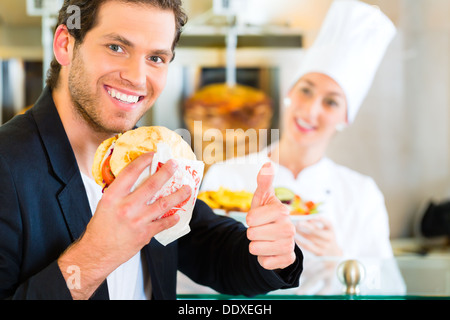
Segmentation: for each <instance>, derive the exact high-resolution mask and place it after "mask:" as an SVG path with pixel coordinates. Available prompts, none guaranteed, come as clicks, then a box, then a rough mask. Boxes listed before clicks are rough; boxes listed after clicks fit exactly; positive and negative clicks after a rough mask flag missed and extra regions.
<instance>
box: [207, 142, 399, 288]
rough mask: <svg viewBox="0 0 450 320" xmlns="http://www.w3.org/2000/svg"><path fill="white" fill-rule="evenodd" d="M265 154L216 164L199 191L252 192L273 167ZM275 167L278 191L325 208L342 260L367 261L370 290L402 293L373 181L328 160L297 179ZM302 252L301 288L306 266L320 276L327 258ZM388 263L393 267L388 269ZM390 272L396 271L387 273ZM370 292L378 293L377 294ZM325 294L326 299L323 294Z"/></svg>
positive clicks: (384, 213) (323, 212) (385, 216)
mask: <svg viewBox="0 0 450 320" xmlns="http://www.w3.org/2000/svg"><path fill="white" fill-rule="evenodd" d="M267 154H268V149H265V150H263V151H261V152H259V153H254V154H251V155H249V156H246V157H242V158H236V159H231V160H228V161H226V162H222V163H217V164H214V165H212V166H211V167H210V169H209V170H208V172H207V173H206V175H205V177H204V179H203V182H202V186H201V190H203V191H206V190H218V189H219V188H220V187H225V188H228V189H231V190H234V191H240V190H247V191H250V192H254V191H255V190H256V187H257V182H256V180H257V179H256V178H257V175H258V172H259V170H260V169H261V167H262V166H263V165H264V164H265V163H267V162H269V161H270V162H272V161H271V160H270V159H269V157H268V156H267ZM272 163H273V165H274V167H275V177H274V182H273V186H274V187H286V188H289V189H290V190H292V191H293V192H294V193H295V194H297V195H299V196H300V197H302V199H303V200H304V201H314V202H315V203H322V204H321V206H320V212H321V215H322V216H323V217H324V218H325V217H326V218H327V219H329V220H330V221H331V223H332V224H333V226H334V230H335V234H336V240H337V243H338V245H339V247H340V248H341V249H342V251H343V257H342V259H341V260H343V259H358V260H359V261H361V260H365V261H366V269H369V273H370V272H372V273H374V274H375V275H374V274H372V275H370V274H369V276H371V277H373V279H372V281H373V282H374V283H375V284H374V285H373V287H376V288H372V289H379V293H380V294H387V293H389V294H396V293H399V294H403V293H404V290H405V286H404V282H403V279H402V277H401V275H400V273H399V270H398V267H397V265H396V263H395V261H394V259H393V252H392V248H391V245H390V240H389V221H388V214H387V210H386V206H385V202H384V197H383V195H382V193H381V191H380V190H379V188H378V187H377V185H376V183H375V182H374V180H373V179H372V178H370V177H368V176H365V175H362V174H360V173H358V172H355V171H353V170H350V169H349V168H347V167H344V166H341V165H338V164H336V163H334V162H333V161H332V160H331V159H329V158H326V157H324V158H322V159H321V160H320V161H319V162H318V163H316V164H314V165H312V166H310V167H307V168H305V169H304V170H303V171H301V172H300V174H299V175H298V176H297V177H295V176H294V175H293V174H292V172H291V171H290V170H288V169H287V168H285V167H283V166H281V165H279V164H278V163H274V162H272ZM300 247H301V245H300ZM303 253H304V256H305V261H304V262H305V268H304V274H303V275H302V277H301V283H307V282H308V281H307V280H308V278H310V279H311V277H309V276H308V272H309V271H311V270H308V266H309V265H316V267H314V268H313V272H312V274H313V275H315V276H317V275H318V272H315V271H318V270H317V263H318V262H317V261H319V260H320V259H323V258H320V259H318V257H315V256H314V255H313V254H312V253H310V252H306V251H305V250H303ZM315 260H316V261H315ZM320 261H323V260H320ZM388 264H389V265H390V266H388V267H386V265H388ZM367 266H368V268H367ZM386 268H387V269H392V271H386V270H385V269H386ZM377 272H378V273H383V274H382V278H383V280H382V282H383V284H381V283H380V282H377V281H378V280H379V279H380V278H381V276H380V277H379V278H378V280H377V279H376V277H377V275H376V273H377ZM331 273H332V274H331V275H330V277H331V278H332V279H333V282H334V279H335V278H336V277H335V270H332V271H331ZM366 273H367V270H366ZM387 273H389V274H390V275H388V274H387ZM305 277H306V278H305ZM316 280H317V279H316ZM315 282H317V281H315ZM327 285H328V284H322V285H319V286H317V283H316V284H315V285H313V287H314V288H312V289H311V290H312V291H310V292H307V293H309V294H318V293H320V292H321V290H322V289H325V288H324V286H327ZM387 286H389V287H391V288H387ZM301 287H302V286H301ZM306 287H308V285H306ZM319 287H320V288H319ZM381 287H383V288H381ZM309 289H310V288H308V290H309ZM370 292H371V293H373V294H377V291H376V290H375V291H374V290H370ZM324 293H325V294H328V293H326V292H325V291H324Z"/></svg>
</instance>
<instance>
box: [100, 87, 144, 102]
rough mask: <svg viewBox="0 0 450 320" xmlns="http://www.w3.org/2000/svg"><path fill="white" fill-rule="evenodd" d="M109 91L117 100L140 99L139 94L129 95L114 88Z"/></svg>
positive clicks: (135, 100) (136, 100)
mask: <svg viewBox="0 0 450 320" xmlns="http://www.w3.org/2000/svg"><path fill="white" fill-rule="evenodd" d="M108 93H109V95H110V96H111V97H113V98H115V99H117V100H120V101H122V102H126V103H136V102H138V101H139V96H129V95H126V94H125V93H120V92H118V91H116V90H114V89H110V90H108Z"/></svg>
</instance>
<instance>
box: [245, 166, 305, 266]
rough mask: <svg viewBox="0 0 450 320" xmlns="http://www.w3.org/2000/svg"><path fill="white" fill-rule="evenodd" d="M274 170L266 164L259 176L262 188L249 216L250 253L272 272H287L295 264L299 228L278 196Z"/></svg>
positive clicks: (257, 191) (255, 195) (260, 187)
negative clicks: (276, 194)
mask: <svg viewBox="0 0 450 320" xmlns="http://www.w3.org/2000/svg"><path fill="white" fill-rule="evenodd" d="M273 177H274V168H273V166H272V164H271V163H266V164H265V165H264V166H263V167H262V169H261V171H260V172H259V174H258V178H257V182H258V187H257V189H256V191H255V194H254V196H253V200H252V205H251V208H250V211H249V212H248V214H247V225H248V226H249V228H248V229H247V237H248V239H249V240H250V241H251V242H250V248H249V250H250V253H251V254H253V255H255V256H258V262H259V263H260V264H261V266H262V267H264V268H265V269H268V270H275V269H284V268H286V267H288V266H289V265H291V264H292V263H294V261H295V258H296V257H295V253H294V247H295V239H294V238H295V227H294V225H293V224H292V223H291V221H290V219H289V209H288V208H287V207H286V206H285V205H284V204H282V203H281V201H280V200H278V198H277V197H276V196H275V191H274V189H273V187H272V182H273Z"/></svg>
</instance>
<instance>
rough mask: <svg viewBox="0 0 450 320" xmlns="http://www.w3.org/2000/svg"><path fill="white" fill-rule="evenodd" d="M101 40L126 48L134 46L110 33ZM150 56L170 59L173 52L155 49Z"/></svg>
mask: <svg viewBox="0 0 450 320" xmlns="http://www.w3.org/2000/svg"><path fill="white" fill-rule="evenodd" d="M103 38H105V39H107V40H109V41H117V42H120V43H121V44H122V45H124V46H127V47H131V48H133V47H134V44H133V43H132V42H131V41H129V40H128V39H126V38H124V37H122V36H121V35H120V34H117V33H110V34H107V35H105V36H104V37H103ZM151 54H152V55H156V56H165V57H168V58H170V59H172V58H173V51H172V49H170V50H165V49H156V50H152V51H151Z"/></svg>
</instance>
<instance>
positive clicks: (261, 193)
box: [252, 162, 275, 208]
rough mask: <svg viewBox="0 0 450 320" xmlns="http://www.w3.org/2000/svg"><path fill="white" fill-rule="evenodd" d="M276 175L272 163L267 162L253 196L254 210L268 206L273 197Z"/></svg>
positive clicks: (259, 175)
mask: <svg viewBox="0 0 450 320" xmlns="http://www.w3.org/2000/svg"><path fill="white" fill-rule="evenodd" d="M274 175H275V168H274V167H273V164H272V163H271V162H267V163H266V164H264V166H263V167H262V168H261V170H260V171H259V173H258V177H257V180H256V182H257V183H258V187H257V188H256V191H255V193H254V195H253V199H252V208H256V207H260V206H262V205H264V204H266V203H267V202H268V201H269V200H270V198H271V196H273V194H274V191H273V188H272V183H273V177H274Z"/></svg>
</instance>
